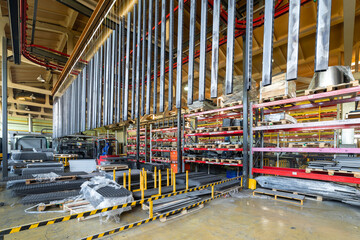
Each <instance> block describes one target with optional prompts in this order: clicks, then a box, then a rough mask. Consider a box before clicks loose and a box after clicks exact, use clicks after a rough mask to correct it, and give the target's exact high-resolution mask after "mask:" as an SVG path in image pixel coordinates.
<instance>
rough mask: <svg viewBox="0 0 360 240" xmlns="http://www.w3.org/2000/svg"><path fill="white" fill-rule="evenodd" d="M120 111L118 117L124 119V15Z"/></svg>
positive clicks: (123, 18) (123, 21) (123, 20)
mask: <svg viewBox="0 0 360 240" xmlns="http://www.w3.org/2000/svg"><path fill="white" fill-rule="evenodd" d="M121 28H122V29H121V39H122V43H121V103H120V104H121V105H122V107H121V113H120V119H122V120H124V89H125V86H124V85H125V51H126V43H125V17H122V25H121ZM126 91H127V90H126Z"/></svg>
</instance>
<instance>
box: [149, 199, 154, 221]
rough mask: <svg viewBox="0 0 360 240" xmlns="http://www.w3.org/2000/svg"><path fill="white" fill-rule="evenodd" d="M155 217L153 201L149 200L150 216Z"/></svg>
mask: <svg viewBox="0 0 360 240" xmlns="http://www.w3.org/2000/svg"><path fill="white" fill-rule="evenodd" d="M153 217H154V212H153V201H152V200H150V201H149V218H153Z"/></svg>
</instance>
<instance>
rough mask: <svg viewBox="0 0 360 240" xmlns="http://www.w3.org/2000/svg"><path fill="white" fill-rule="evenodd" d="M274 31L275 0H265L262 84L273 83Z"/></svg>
mask: <svg viewBox="0 0 360 240" xmlns="http://www.w3.org/2000/svg"><path fill="white" fill-rule="evenodd" d="M273 33H274V0H271V1H265V21H264V43H263V70H262V84H263V86H267V85H270V84H271V76H272V55H273Z"/></svg>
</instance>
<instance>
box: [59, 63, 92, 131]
mask: <svg viewBox="0 0 360 240" xmlns="http://www.w3.org/2000/svg"><path fill="white" fill-rule="evenodd" d="M87 68H88V67H87V66H85V67H84V68H83V70H82V71H81V73H82V75H81V81H82V83H81V86H82V91H81V97H82V99H81V131H82V132H83V131H85V129H86V73H87ZM61 99H63V98H61ZM63 102H64V101H62V103H63ZM62 105H63V104H62ZM62 123H63V121H62Z"/></svg>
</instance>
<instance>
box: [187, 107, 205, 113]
mask: <svg viewBox="0 0 360 240" xmlns="http://www.w3.org/2000/svg"><path fill="white" fill-rule="evenodd" d="M204 111H205V109H203V108H198V109H194V110H190V113H198V112H204Z"/></svg>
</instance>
